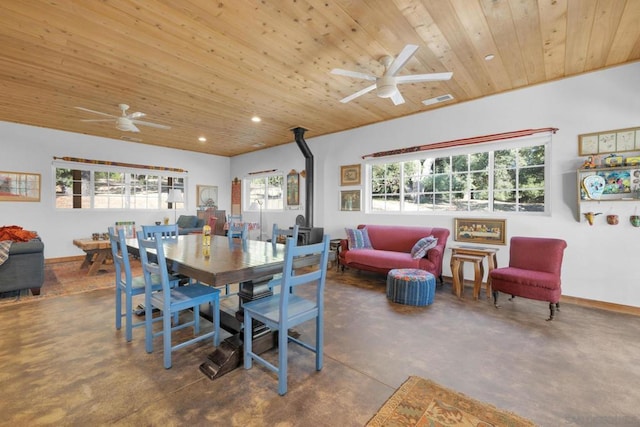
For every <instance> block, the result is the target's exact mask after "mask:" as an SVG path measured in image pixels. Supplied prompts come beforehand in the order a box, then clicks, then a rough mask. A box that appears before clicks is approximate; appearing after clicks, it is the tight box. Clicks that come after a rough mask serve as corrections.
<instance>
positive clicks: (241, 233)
mask: <svg viewBox="0 0 640 427" xmlns="http://www.w3.org/2000/svg"><path fill="white" fill-rule="evenodd" d="M227 237H228V238H229V244H230V245H233V239H236V238H237V239H240V240H241V241H242V244H246V243H247V239H248V238H249V224H248V223H246V222H245V223H242V222H230V223H229V230H228V231H227Z"/></svg>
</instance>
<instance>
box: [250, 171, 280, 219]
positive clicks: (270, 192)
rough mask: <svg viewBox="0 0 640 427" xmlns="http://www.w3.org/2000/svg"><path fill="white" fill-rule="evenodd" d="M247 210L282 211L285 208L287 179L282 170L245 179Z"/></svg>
mask: <svg viewBox="0 0 640 427" xmlns="http://www.w3.org/2000/svg"><path fill="white" fill-rule="evenodd" d="M242 181H243V187H244V188H243V192H242V194H244V200H243V204H244V206H245V210H247V211H258V210H264V211H281V210H283V209H284V195H285V179H284V174H283V173H282V172H278V173H269V174H264V175H260V176H251V177H248V178H244V179H243V180H242Z"/></svg>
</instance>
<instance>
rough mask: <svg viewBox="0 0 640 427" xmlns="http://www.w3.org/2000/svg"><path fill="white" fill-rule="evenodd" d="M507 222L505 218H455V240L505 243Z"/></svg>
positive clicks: (492, 243)
mask: <svg viewBox="0 0 640 427" xmlns="http://www.w3.org/2000/svg"><path fill="white" fill-rule="evenodd" d="M506 222H507V220H505V219H478V218H454V224H453V230H454V232H453V240H455V241H457V242H470V243H488V244H491V245H505V244H506V234H507V233H506V231H507V230H506Z"/></svg>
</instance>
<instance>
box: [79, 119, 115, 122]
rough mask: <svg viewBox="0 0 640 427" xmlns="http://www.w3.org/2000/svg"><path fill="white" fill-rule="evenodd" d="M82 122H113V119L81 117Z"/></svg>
mask: <svg viewBox="0 0 640 427" xmlns="http://www.w3.org/2000/svg"><path fill="white" fill-rule="evenodd" d="M80 121H81V122H113V119H80Z"/></svg>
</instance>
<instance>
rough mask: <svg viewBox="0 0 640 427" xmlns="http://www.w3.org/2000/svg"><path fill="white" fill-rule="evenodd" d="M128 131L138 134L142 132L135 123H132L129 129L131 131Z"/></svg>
mask: <svg viewBox="0 0 640 427" xmlns="http://www.w3.org/2000/svg"><path fill="white" fill-rule="evenodd" d="M128 131H129V132H136V133H137V132H140V129H138V128H137V127H136V125H134V124H133V123H131V126H130V127H129V130H128Z"/></svg>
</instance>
